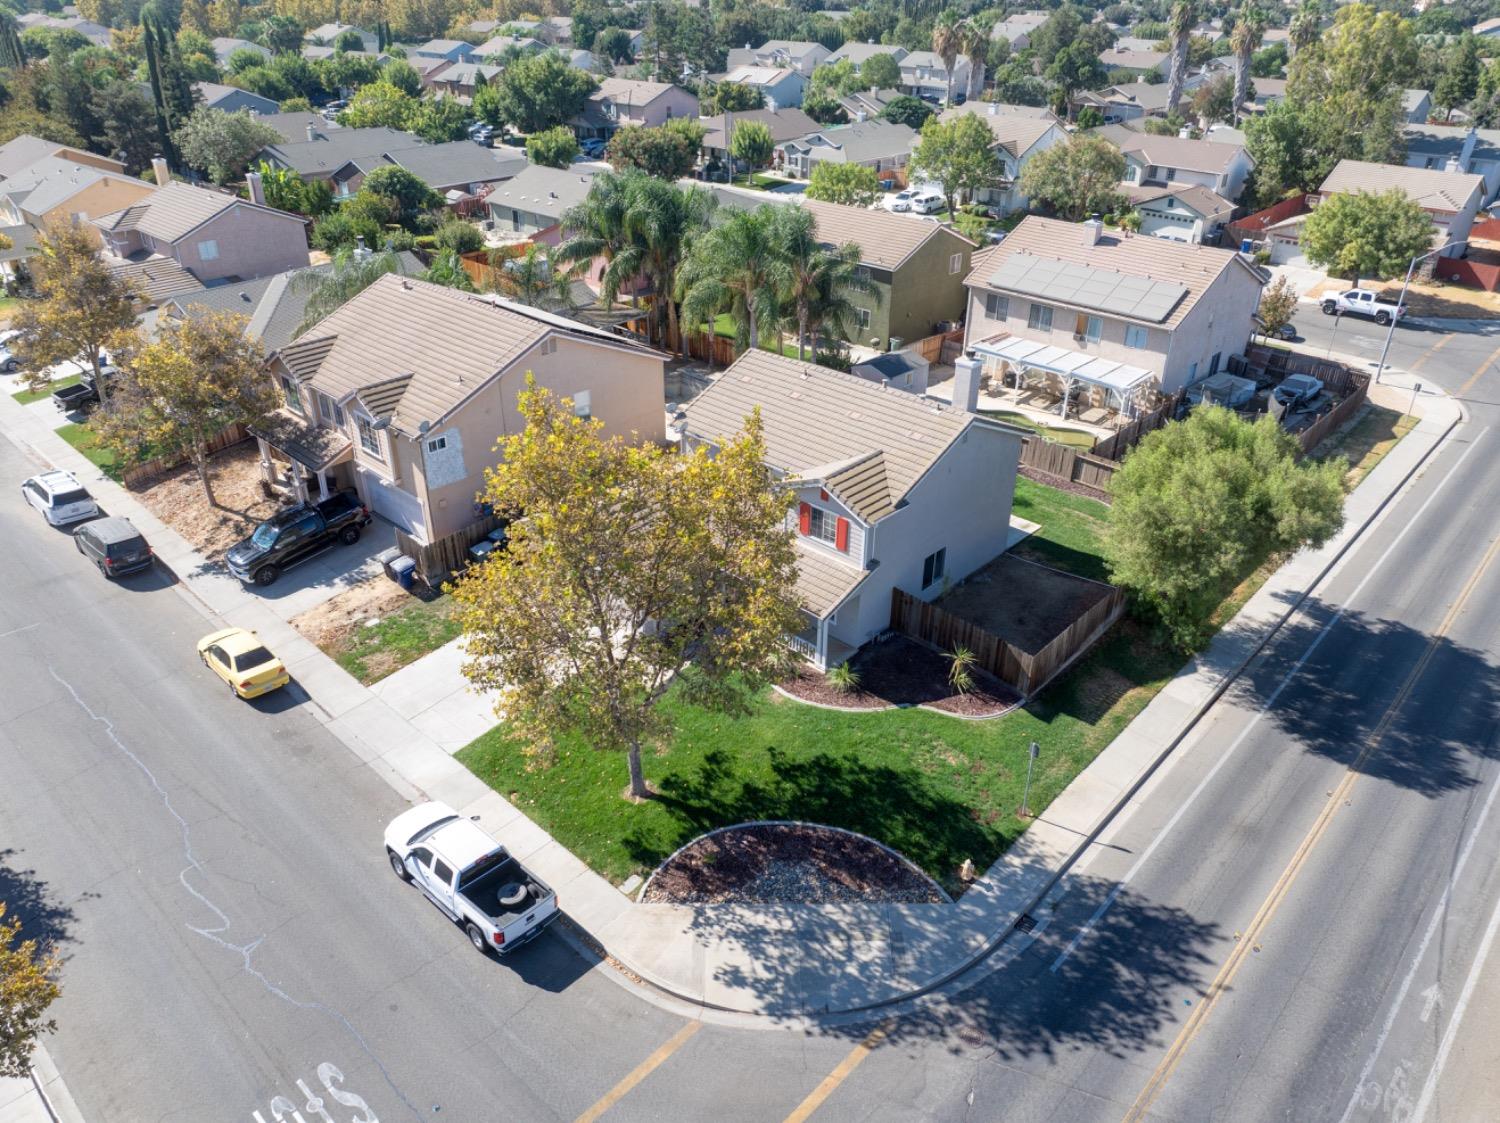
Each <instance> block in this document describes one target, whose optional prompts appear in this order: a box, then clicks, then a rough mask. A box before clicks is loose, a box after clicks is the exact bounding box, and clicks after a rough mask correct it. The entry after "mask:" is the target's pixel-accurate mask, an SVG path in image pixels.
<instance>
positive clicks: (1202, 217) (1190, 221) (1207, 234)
mask: <svg viewBox="0 0 1500 1123" xmlns="http://www.w3.org/2000/svg"><path fill="white" fill-rule="evenodd" d="M1122 190H1123V192H1124V195H1125V197H1126V198H1127V199H1129V200H1130V202H1131V204H1132V205H1133V206H1134V207H1135V209H1136V211H1137V212H1138V213H1139V214H1140V216H1141V229H1140V233H1142V234H1147V235H1150V236H1151V237H1153V238H1169V239H1171V240H1172V241H1174V242H1207V243H1208V244H1209V245H1216V244H1217V243H1218V239H1219V231H1220V230H1222V229H1223V228H1224V224H1225V223H1227V222H1228V221H1229V220H1230V219H1231V218H1232V217H1234V211H1235V206H1234V204H1233V203H1231V202H1230V201H1229V200H1228V199H1226V198H1224V197H1223V196H1222V195H1216V194H1214V193H1213V192H1212V191H1210V190H1209V189H1208V188H1206V187H1199V186H1198V185H1197V184H1196V183H1171V184H1167V185H1166V186H1164V187H1137V186H1136V185H1134V184H1130V183H1127V184H1124V185H1123V188H1122Z"/></svg>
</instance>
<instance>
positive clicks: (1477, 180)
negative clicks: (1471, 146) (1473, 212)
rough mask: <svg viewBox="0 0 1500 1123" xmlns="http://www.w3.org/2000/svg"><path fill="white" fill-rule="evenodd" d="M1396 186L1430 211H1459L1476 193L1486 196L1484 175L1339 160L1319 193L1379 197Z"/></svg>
mask: <svg viewBox="0 0 1500 1123" xmlns="http://www.w3.org/2000/svg"><path fill="white" fill-rule="evenodd" d="M1393 187H1394V188H1396V189H1397V190H1399V191H1401V192H1402V193H1404V194H1405V195H1406V197H1407V198H1408V199H1411V200H1412V201H1414V202H1415V203H1417V205H1419V206H1421V207H1425V208H1426V209H1427V210H1430V211H1458V210H1462V209H1463V208H1464V206H1465V205H1466V204H1467V203H1468V201H1469V199H1470V197H1471V196H1472V195H1473V194H1474V192H1476V191H1478V192H1479V193H1480V197H1481V198H1482V197H1483V194H1484V176H1482V175H1470V174H1469V173H1467V172H1450V171H1444V170H1442V169H1440V168H1408V167H1405V166H1402V167H1397V166H1396V165H1394V164H1370V163H1366V162H1365V161H1363V160H1340V161H1339V162H1338V166H1337V167H1335V168H1334V169H1333V171H1331V172H1329V173H1328V178H1327V179H1325V180H1324V181H1323V186H1322V187H1320V188H1318V190H1319V191H1320V192H1322V193H1323V194H1324V195H1352V194H1354V193H1356V192H1359V191H1368V192H1370V193H1372V194H1375V195H1379V194H1382V193H1383V192H1386V191H1389V190H1390V189H1391V188H1393Z"/></svg>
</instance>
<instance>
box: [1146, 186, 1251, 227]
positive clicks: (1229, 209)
mask: <svg viewBox="0 0 1500 1123" xmlns="http://www.w3.org/2000/svg"><path fill="white" fill-rule="evenodd" d="M1120 192H1121V194H1123V195H1124V196H1125V197H1126V198H1127V199H1129V200H1130V202H1131V203H1133V204H1134V205H1135V206H1140V205H1141V204H1143V203H1153V202H1155V201H1156V200H1157V199H1166V198H1173V199H1181V200H1182V201H1183V202H1184V203H1186V204H1187V205H1188V206H1189V207H1191V208H1192V209H1193V210H1195V211H1197V212H1198V213H1199V214H1200V215H1202V216H1203V217H1204V218H1209V219H1212V218H1220V217H1222V216H1224V215H1229V214H1233V213H1234V204H1233V203H1231V202H1230V201H1229V200H1228V199H1226V198H1224V196H1222V195H1220V194H1218V193H1217V192H1216V191H1211V190H1209V189H1208V188H1207V187H1204V186H1202V185H1200V184H1197V183H1172V184H1168V185H1167V186H1165V187H1142V186H1140V185H1139V184H1135V183H1122V184H1121V185H1120Z"/></svg>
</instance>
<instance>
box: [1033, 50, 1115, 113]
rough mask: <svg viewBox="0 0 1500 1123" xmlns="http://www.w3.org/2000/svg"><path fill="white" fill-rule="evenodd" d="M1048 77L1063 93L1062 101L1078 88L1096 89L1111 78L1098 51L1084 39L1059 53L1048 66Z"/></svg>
mask: <svg viewBox="0 0 1500 1123" xmlns="http://www.w3.org/2000/svg"><path fill="white" fill-rule="evenodd" d="M1047 77H1048V79H1049V80H1051V82H1052V83H1053V84H1054V85H1055V86H1056V87H1057V89H1058V91H1059V92H1060V93H1061V95H1062V98H1061V100H1062V101H1066V99H1068V98H1070V97H1072V95H1073V93H1074V92H1075V91H1077V90H1091V89H1096V88H1098V87H1100V86H1102V85H1104V84H1105V82H1107V81H1108V80H1109V74H1108V72H1106V71H1105V69H1104V64H1103V63H1101V62H1100V61H1099V54H1098V52H1097V51H1095V50H1094V49H1093V48H1092V47H1090V46H1089V44H1087V43H1085V42H1083V41H1082V40H1079V41H1078V42H1076V43H1069V44H1068V45H1067V46H1066V47H1064V48H1063V49H1062V50H1061V51H1059V52H1058V53H1057V57H1056V58H1054V59H1053V60H1052V65H1051V66H1049V67H1048V68H1047Z"/></svg>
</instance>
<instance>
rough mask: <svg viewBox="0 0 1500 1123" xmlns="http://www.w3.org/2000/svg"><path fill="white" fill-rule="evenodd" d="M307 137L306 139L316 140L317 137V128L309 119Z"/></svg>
mask: <svg viewBox="0 0 1500 1123" xmlns="http://www.w3.org/2000/svg"><path fill="white" fill-rule="evenodd" d="M307 139H308V140H317V139H318V130H317V129H316V128H315V127H314V125H313V123H312V122H311V121H309V122H308V123H307Z"/></svg>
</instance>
